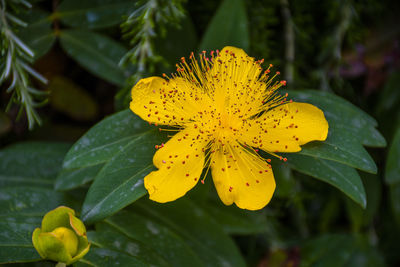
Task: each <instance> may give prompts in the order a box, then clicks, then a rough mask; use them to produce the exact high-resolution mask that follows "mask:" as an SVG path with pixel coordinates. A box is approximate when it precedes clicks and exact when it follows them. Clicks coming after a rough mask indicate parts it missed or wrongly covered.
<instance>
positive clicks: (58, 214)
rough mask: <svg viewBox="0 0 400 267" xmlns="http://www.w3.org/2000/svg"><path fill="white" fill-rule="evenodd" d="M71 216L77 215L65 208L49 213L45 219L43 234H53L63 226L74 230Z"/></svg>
mask: <svg viewBox="0 0 400 267" xmlns="http://www.w3.org/2000/svg"><path fill="white" fill-rule="evenodd" d="M69 214H72V215H75V211H74V210H73V209H71V208H68V207H65V206H60V207H58V208H56V209H54V210H51V211H49V212H48V213H46V215H44V217H43V220H42V232H44V233H45V232H51V231H53V230H54V229H56V228H58V227H61V226H63V227H67V228H69V229H72V228H71V225H70V223H69Z"/></svg>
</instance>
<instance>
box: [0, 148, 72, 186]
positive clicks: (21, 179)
mask: <svg viewBox="0 0 400 267" xmlns="http://www.w3.org/2000/svg"><path fill="white" fill-rule="evenodd" d="M69 147H70V145H69V144H66V143H53V142H25V143H17V144H13V145H10V146H8V147H6V148H4V149H2V150H0V188H1V187H5V186H11V185H16V186H28V185H30V186H40V187H52V186H53V182H54V179H55V177H56V176H57V173H58V172H59V171H60V169H61V165H62V161H63V158H64V156H65V154H66V152H67V150H68V148H69Z"/></svg>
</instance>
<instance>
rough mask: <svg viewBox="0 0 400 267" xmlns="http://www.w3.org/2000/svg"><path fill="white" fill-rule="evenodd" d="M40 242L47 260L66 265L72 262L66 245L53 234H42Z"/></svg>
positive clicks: (39, 237)
mask: <svg viewBox="0 0 400 267" xmlns="http://www.w3.org/2000/svg"><path fill="white" fill-rule="evenodd" d="M38 241H39V244H40V247H41V249H42V252H44V253H45V258H46V259H49V260H53V261H59V262H64V263H67V262H70V261H71V259H72V257H71V255H70V254H69V253H68V251H67V249H66V248H65V245H64V244H63V242H62V241H61V240H60V239H58V238H57V237H56V236H55V235H54V234H53V233H43V232H42V233H40V234H39V236H38Z"/></svg>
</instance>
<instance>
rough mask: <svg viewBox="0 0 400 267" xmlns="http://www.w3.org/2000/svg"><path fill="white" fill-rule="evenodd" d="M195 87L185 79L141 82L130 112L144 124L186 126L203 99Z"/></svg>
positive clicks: (158, 79) (148, 79) (134, 95)
mask: <svg viewBox="0 0 400 267" xmlns="http://www.w3.org/2000/svg"><path fill="white" fill-rule="evenodd" d="M199 90H200V89H198V88H197V87H196V86H195V85H194V84H192V83H190V82H188V81H186V80H184V79H182V78H174V79H170V80H168V81H167V80H164V79H162V78H160V77H149V78H145V79H141V80H140V81H139V82H138V83H137V84H136V85H135V86H134V87H133V88H132V92H131V93H132V101H131V103H130V109H131V110H132V111H133V112H134V113H136V114H137V115H139V116H140V117H141V118H142V119H143V120H145V121H148V122H151V123H156V124H161V125H171V126H174V125H183V123H185V122H187V121H188V120H190V118H192V117H193V116H194V115H195V114H196V113H197V110H198V109H199V108H200V107H201V99H200V98H201V97H202V96H201V95H199V94H196V92H200V91H199Z"/></svg>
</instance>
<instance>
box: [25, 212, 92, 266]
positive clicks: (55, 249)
mask: <svg viewBox="0 0 400 267" xmlns="http://www.w3.org/2000/svg"><path fill="white" fill-rule="evenodd" d="M32 242H33V246H34V247H35V249H36V250H37V252H38V253H39V255H40V256H41V257H42V258H43V259H49V260H54V261H58V262H62V263H65V264H66V265H69V264H71V263H74V262H76V261H77V260H79V259H81V258H82V257H83V256H85V255H86V253H87V252H88V251H89V248H90V244H89V242H88V240H87V237H86V228H85V225H84V224H83V223H82V221H81V220H79V219H78V218H76V217H75V211H74V210H73V209H70V208H68V207H64V206H60V207H58V208H56V209H54V210H52V211H50V212H48V213H47V214H46V215H45V216H44V217H43V220H42V227H41V228H36V229H35V231H34V232H33V235H32Z"/></svg>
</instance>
